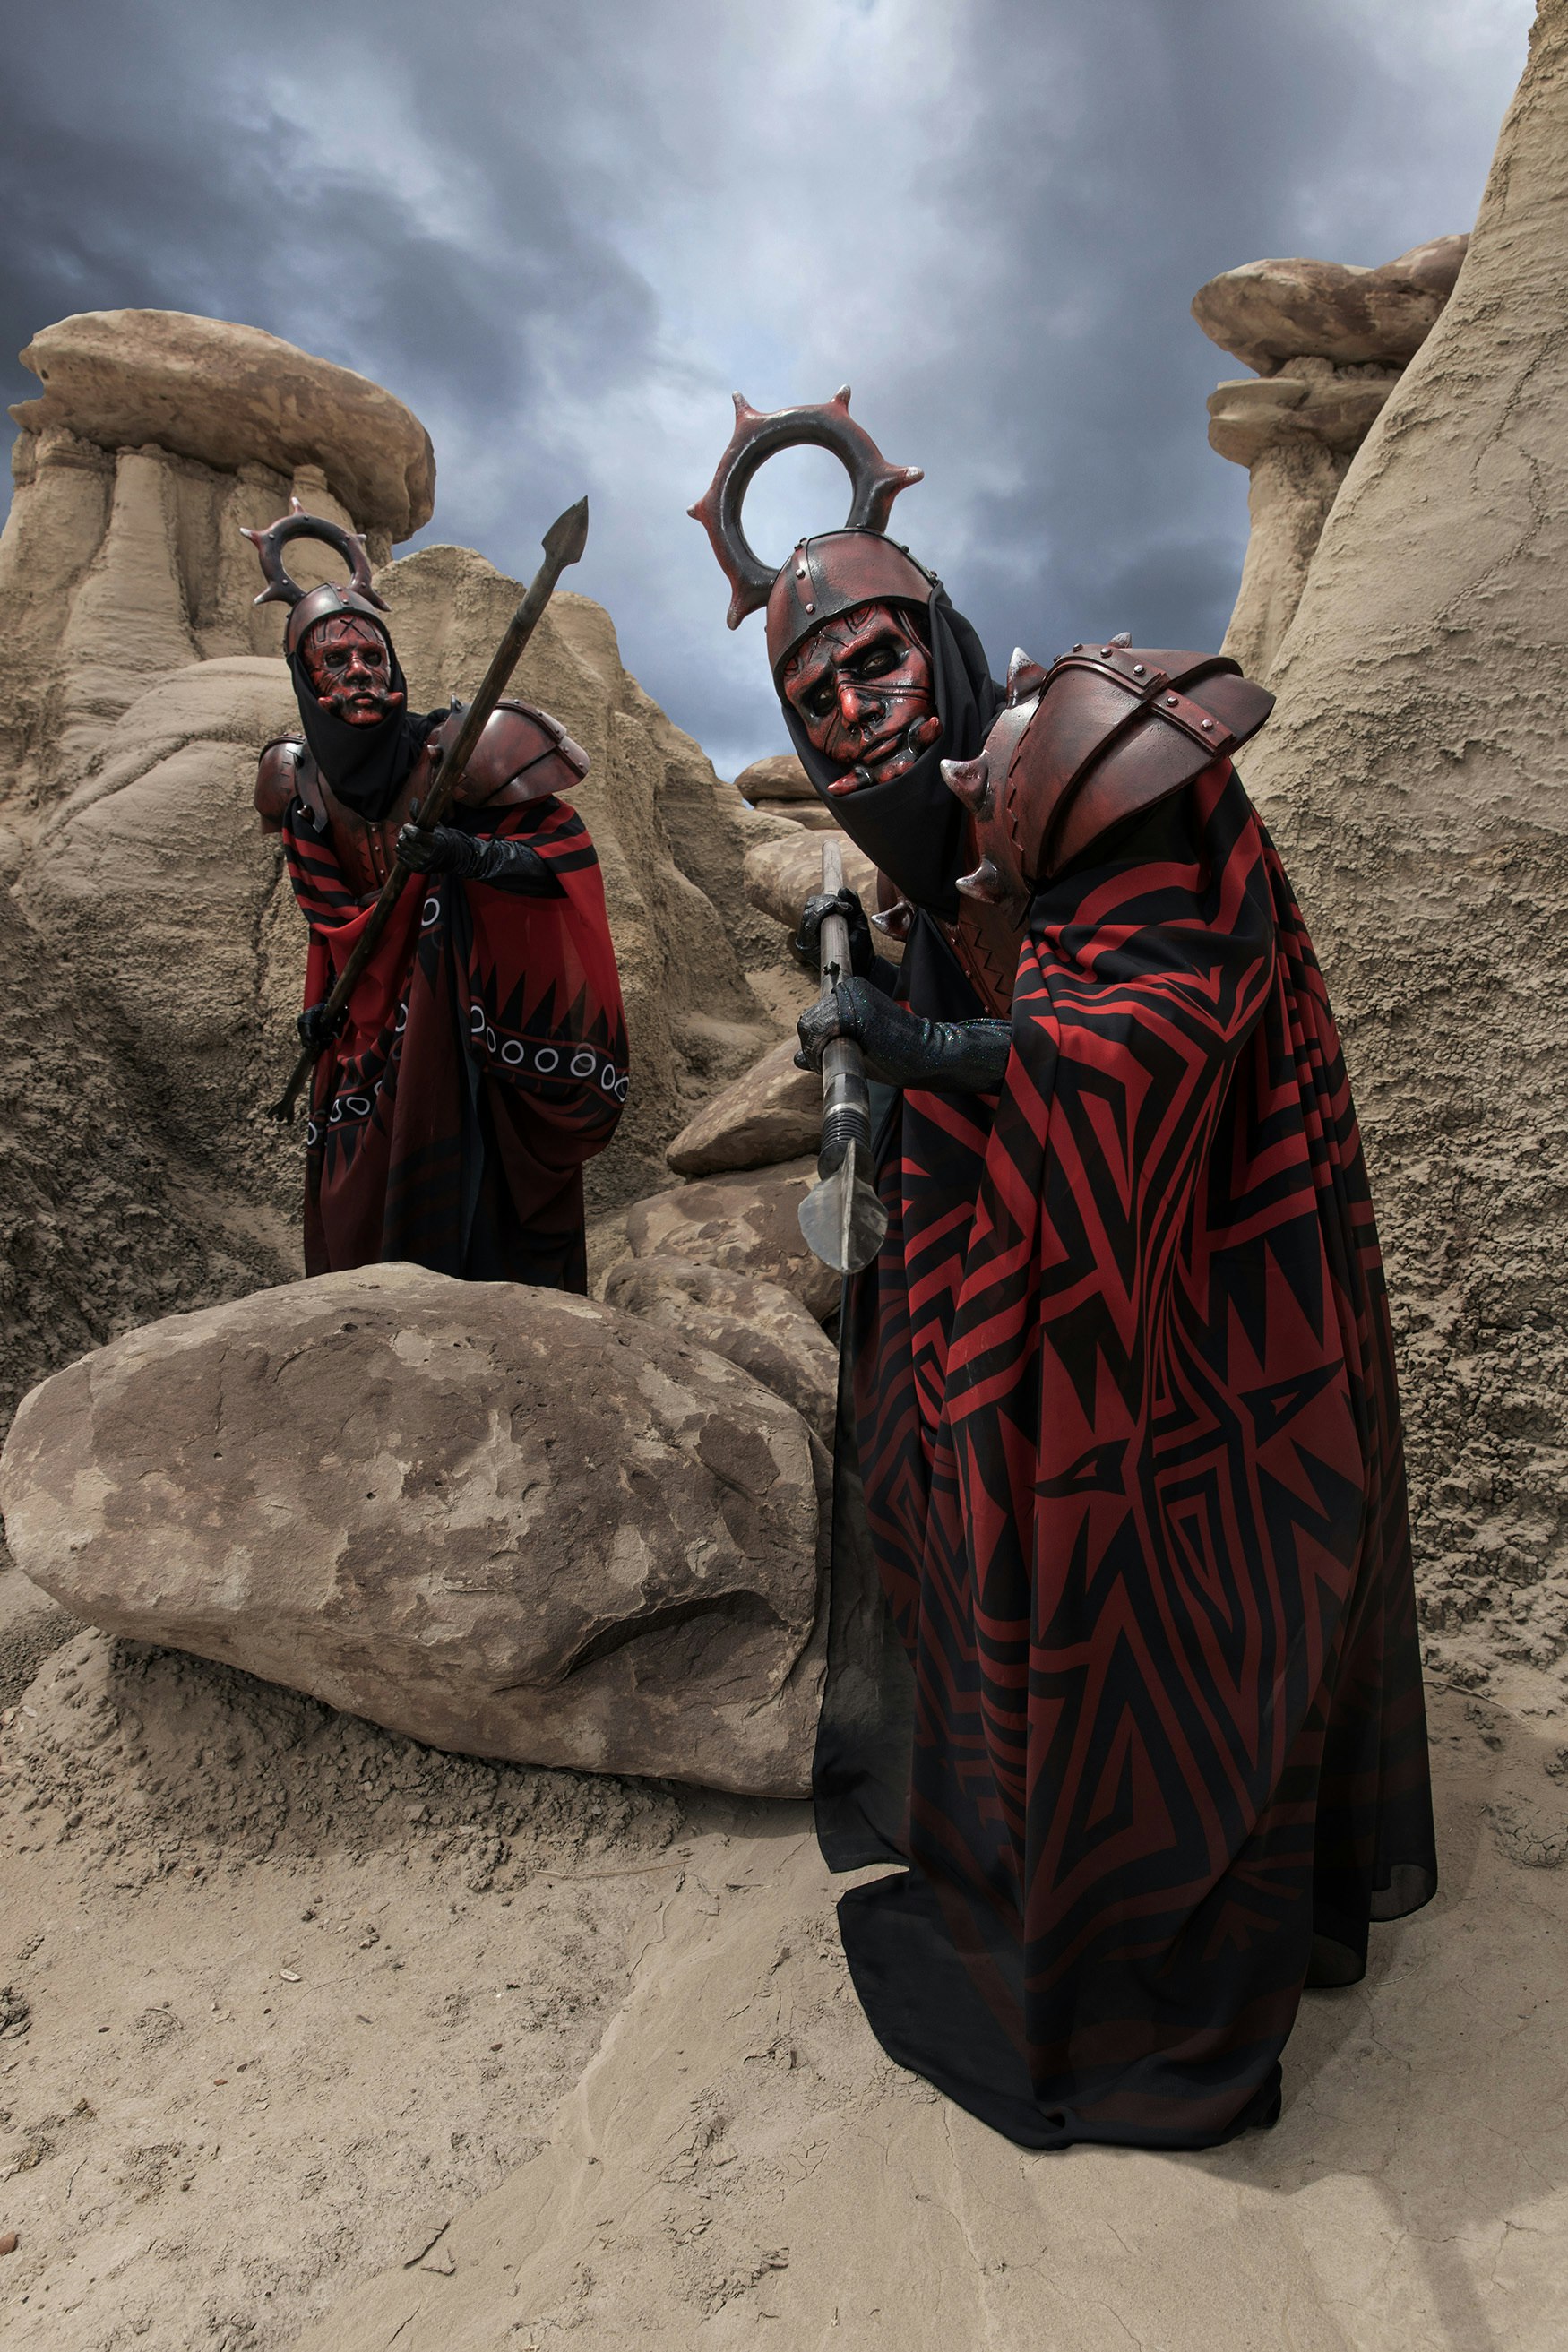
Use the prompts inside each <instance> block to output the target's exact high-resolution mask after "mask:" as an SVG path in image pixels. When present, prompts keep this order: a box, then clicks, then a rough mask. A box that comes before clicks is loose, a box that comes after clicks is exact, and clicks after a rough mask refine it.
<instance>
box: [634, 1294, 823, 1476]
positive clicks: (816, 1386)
mask: <svg viewBox="0 0 1568 2352" xmlns="http://www.w3.org/2000/svg"><path fill="white" fill-rule="evenodd" d="M605 1299H606V1300H607V1301H608V1303H609V1304H610V1305H611V1306H612V1307H624V1308H625V1310H626V1313H627V1314H628V1315H640V1316H642V1317H643V1318H644V1319H645V1320H647V1322H650V1323H658V1324H659V1325H661V1326H662V1327H663V1328H664V1329H666V1330H668V1331H676V1332H679V1333H683V1334H684V1335H685V1337H686V1338H687V1339H691V1340H692V1341H694V1342H695V1343H696V1345H697V1346H699V1347H701V1348H711V1349H713V1351H714V1353H715V1355H720V1356H728V1358H729V1359H730V1361H731V1363H732V1364H739V1365H740V1366H741V1368H742V1370H743V1371H748V1372H750V1374H751V1375H752V1379H753V1380H755V1381H761V1382H762V1384H763V1387H764V1388H765V1389H772V1391H773V1394H774V1395H775V1396H781V1397H783V1398H784V1402H785V1403H786V1404H792V1405H794V1407H795V1411H796V1412H798V1413H799V1414H800V1416H801V1418H802V1420H803V1421H805V1422H807V1423H809V1424H810V1426H811V1427H812V1428H813V1429H814V1430H815V1431H816V1434H817V1435H818V1437H820V1438H821V1439H822V1441H823V1444H825V1445H828V1446H831V1444H833V1416H834V1404H835V1399H836V1396H837V1381H838V1351H837V1349H836V1348H835V1347H834V1345H833V1343H832V1341H831V1340H830V1339H827V1338H826V1336H825V1335H824V1333H823V1330H822V1328H821V1326H820V1324H818V1322H817V1321H816V1318H815V1316H813V1315H812V1314H811V1312H810V1311H809V1309H808V1308H807V1307H805V1306H804V1305H803V1303H802V1302H801V1300H800V1299H798V1298H797V1297H794V1296H793V1294H792V1293H791V1292H789V1291H787V1290H783V1289H781V1288H780V1286H779V1285H778V1284H777V1283H776V1282H758V1281H754V1280H753V1279H752V1276H749V1275H744V1274H733V1273H727V1272H726V1271H725V1269H724V1268H723V1267H722V1266H717V1265H701V1264H700V1262H698V1261H697V1260H695V1259H689V1258H679V1257H640V1258H638V1257H632V1258H625V1259H623V1260H622V1262H621V1264H620V1265H616V1266H613V1267H612V1268H611V1270H610V1272H609V1274H608V1275H607V1276H605Z"/></svg>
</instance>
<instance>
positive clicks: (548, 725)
mask: <svg viewBox="0 0 1568 2352" xmlns="http://www.w3.org/2000/svg"><path fill="white" fill-rule="evenodd" d="M462 723H463V708H462V706H461V705H458V708H456V709H453V710H451V711H449V712H448V713H447V717H446V718H445V719H443V720H442V721H441V724H440V726H439V727H438V728H437V730H436V732H435V734H434V736H433V737H432V738H431V740H432V742H433V743H436V744H438V745H439V746H440V748H441V749H442V750H443V751H447V750H449V749H450V747H451V746H452V744H454V743H455V742H456V741H457V740H458V729H459V728H460V727H461V725H462ZM587 772H588V754H587V753H586V751H584V750H583V749H582V747H581V746H580V745H579V744H576V743H574V741H573V740H572V738H571V736H570V735H568V733H567V732H566V730H565V729H564V727H563V726H562V724H561V722H560V720H559V719H552V718H551V716H550V714H549V712H548V711H547V710H536V709H534V707H533V705H532V704H531V702H510V701H508V702H498V703H497V705H496V707H495V709H493V710H492V711H491V713H490V715H489V719H487V720H486V722H485V731H484V733H483V734H482V735H481V736H480V737H479V746H478V749H477V750H476V751H475V753H474V756H473V758H472V759H471V760H470V761H468V772H467V774H466V775H465V776H464V778H463V781H462V782H461V783H460V784H459V785H458V800H459V801H461V802H463V803H465V805H466V806H468V807H469V808H478V807H480V806H484V805H488V804H489V803H491V802H493V801H500V802H501V803H504V804H506V805H508V806H515V805H516V803H519V802H521V801H537V800H542V799H543V798H544V797H545V795H546V793H569V792H570V791H571V790H572V788H573V786H574V784H579V783H581V782H582V781H583V778H584V776H585V775H586V774H587Z"/></svg>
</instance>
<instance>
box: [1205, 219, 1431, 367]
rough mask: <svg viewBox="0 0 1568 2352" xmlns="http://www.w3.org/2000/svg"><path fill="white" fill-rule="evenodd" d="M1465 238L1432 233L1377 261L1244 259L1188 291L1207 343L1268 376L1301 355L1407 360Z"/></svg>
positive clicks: (1357, 361)
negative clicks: (1364, 264) (1368, 264)
mask: <svg viewBox="0 0 1568 2352" xmlns="http://www.w3.org/2000/svg"><path fill="white" fill-rule="evenodd" d="M1467 244H1468V238H1467V237H1464V236H1438V237H1433V238H1431V239H1430V240H1429V242H1428V243H1426V245H1418V246H1415V247H1412V249H1411V251H1410V252H1409V253H1402V254H1401V255H1400V256H1399V258H1398V259H1397V260H1396V261H1385V262H1384V263H1382V264H1381V265H1380V267H1379V268H1375V269H1363V268H1356V266H1355V265H1354V264H1353V263H1352V262H1344V261H1307V260H1302V259H1291V260H1288V261H1247V262H1244V263H1243V264H1242V266H1241V268H1239V269H1226V270H1222V271H1221V273H1220V275H1219V276H1218V277H1217V278H1210V279H1209V281H1208V283H1207V284H1206V285H1205V286H1200V287H1199V289H1198V290H1197V292H1196V293H1195V294H1194V297H1193V316H1194V319H1195V320H1197V322H1198V324H1199V326H1200V327H1201V328H1202V329H1203V331H1204V332H1205V335H1207V336H1208V338H1209V340H1210V341H1211V342H1215V343H1217V344H1218V345H1219V347H1220V349H1221V351H1222V352H1230V353H1231V355H1232V356H1233V358H1236V359H1238V360H1240V361H1241V362H1242V364H1243V366H1244V367H1249V368H1256V369H1257V371H1258V373H1259V375H1273V374H1274V373H1276V372H1277V371H1278V370H1279V367H1280V366H1281V365H1282V364H1283V363H1284V362H1286V361H1288V360H1294V359H1300V358H1301V357H1302V356H1303V355H1304V354H1310V355H1311V356H1313V357H1316V358H1319V359H1325V360H1332V361H1334V362H1336V364H1337V365H1339V366H1341V367H1359V366H1364V365H1365V364H1367V363H1368V362H1372V363H1373V364H1375V365H1377V366H1379V367H1403V366H1404V365H1405V362H1407V361H1409V360H1413V359H1414V358H1415V354H1416V352H1418V351H1419V350H1420V348H1421V346H1422V344H1423V343H1424V342H1425V341H1426V338H1427V336H1428V335H1429V334H1430V333H1431V331H1432V329H1433V326H1434V324H1435V323H1436V318H1437V313H1438V312H1439V310H1441V309H1442V308H1443V305H1444V303H1445V302H1446V301H1447V299H1448V297H1449V295H1450V294H1451V293H1452V292H1453V290H1454V281H1455V279H1456V278H1458V274H1459V265H1460V263H1461V262H1462V261H1463V260H1464V257H1465V248H1466V246H1467Z"/></svg>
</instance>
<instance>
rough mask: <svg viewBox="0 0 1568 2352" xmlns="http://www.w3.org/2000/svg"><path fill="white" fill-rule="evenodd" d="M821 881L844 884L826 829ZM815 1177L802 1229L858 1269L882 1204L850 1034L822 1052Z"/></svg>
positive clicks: (836, 923) (848, 1270) (877, 1232)
mask: <svg viewBox="0 0 1568 2352" xmlns="http://www.w3.org/2000/svg"><path fill="white" fill-rule="evenodd" d="M822 887H823V888H824V889H825V890H826V891H829V892H833V893H837V891H839V890H842V888H843V887H844V860H843V858H842V857H841V856H839V852H838V844H837V841H835V840H834V839H833V838H832V836H831V835H829V836H828V838H827V839H826V841H825V842H824V843H823V845H822ZM820 937H821V954H822V993H823V995H824V996H825V997H830V996H831V995H832V994H833V992H834V990H835V989H836V988H837V985H838V982H840V981H841V980H844V979H846V978H847V976H848V973H849V970H850V961H849V926H848V924H847V922H846V921H845V919H844V917H843V916H842V915H838V914H833V915H828V916H826V918H825V919H824V921H823V925H822V931H821V935H820ZM816 1168H817V1174H818V1177H819V1178H820V1180H821V1181H819V1182H817V1183H816V1184H814V1185H813V1186H812V1188H811V1190H810V1192H808V1193H807V1194H806V1196H805V1200H804V1201H803V1202H801V1204H800V1208H799V1210H798V1212H797V1214H798V1216H799V1218H800V1229H801V1232H802V1233H803V1234H805V1239H806V1244H807V1246H808V1248H809V1249H810V1250H811V1251H812V1253H813V1255H816V1257H819V1258H820V1259H821V1260H822V1263H823V1264H824V1265H830V1266H832V1267H833V1268H834V1270H835V1272H836V1273H838V1274H858V1273H859V1271H860V1269H861V1267H862V1266H863V1265H870V1263H871V1260H872V1259H873V1258H874V1257H875V1256H876V1255H877V1252H878V1251H879V1249H880V1248H881V1246H882V1243H883V1240H884V1239H885V1237H886V1234H887V1231H888V1212H887V1211H886V1209H884V1208H883V1206H882V1203H881V1202H880V1201H879V1199H878V1197H877V1187H876V1181H875V1174H874V1171H873V1169H872V1166H871V1096H870V1090H869V1088H868V1086H867V1084H866V1062H865V1057H864V1055H862V1054H861V1051H860V1048H859V1046H858V1045H856V1044H855V1043H854V1041H853V1040H852V1039H851V1038H848V1037H832V1038H829V1040H828V1042H827V1044H826V1045H825V1046H824V1047H823V1052H822V1150H821V1153H820V1155H819V1157H818V1159H817V1162H816Z"/></svg>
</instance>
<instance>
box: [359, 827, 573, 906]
mask: <svg viewBox="0 0 1568 2352" xmlns="http://www.w3.org/2000/svg"><path fill="white" fill-rule="evenodd" d="M397 855H398V856H399V857H400V858H401V860H402V861H403V863H404V865H405V866H407V867H408V868H409V870H410V872H412V873H415V874H455V875H456V876H457V877H458V881H459V882H489V883H493V884H494V885H495V886H496V887H497V888H498V889H501V890H516V891H520V892H521V893H522V894H523V895H524V896H525V897H527V898H559V897H560V895H561V885H560V883H559V882H558V881H557V880H556V879H555V877H554V875H553V874H552V872H551V871H550V868H549V866H546V864H545V862H544V860H543V858H542V857H541V856H540V854H539V852H538V850H537V849H532V848H531V847H530V846H529V845H528V843H527V842H526V841H500V840H486V841H479V840H476V839H475V837H474V835H472V834H471V833H459V831H458V827H457V826H456V825H455V824H437V825H432V826H431V828H430V830H429V832H427V833H426V830H425V828H424V827H423V826H422V825H417V824H405V826H404V828H403V830H402V832H401V833H400V834H399V835H398V836H397Z"/></svg>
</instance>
